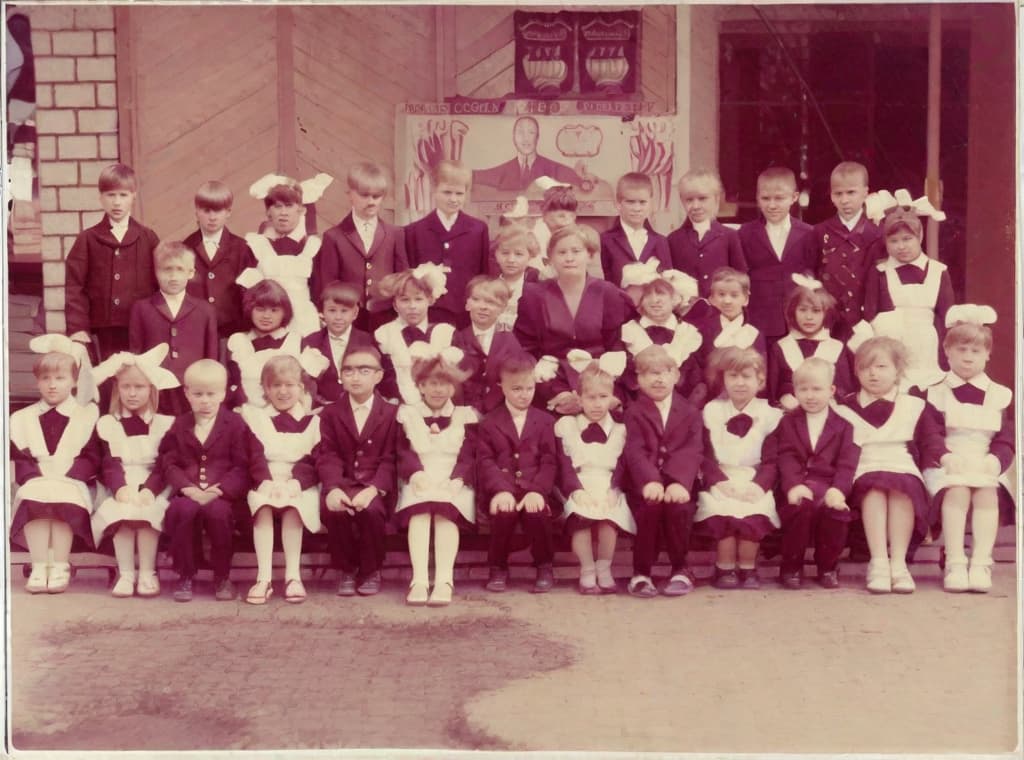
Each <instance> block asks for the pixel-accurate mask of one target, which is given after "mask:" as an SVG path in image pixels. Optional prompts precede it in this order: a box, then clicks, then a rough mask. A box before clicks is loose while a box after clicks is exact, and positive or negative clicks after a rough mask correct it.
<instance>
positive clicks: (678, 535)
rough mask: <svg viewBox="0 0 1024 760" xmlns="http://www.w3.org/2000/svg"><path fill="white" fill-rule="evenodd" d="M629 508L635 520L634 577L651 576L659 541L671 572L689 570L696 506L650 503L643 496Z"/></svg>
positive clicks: (632, 499) (631, 499) (691, 504)
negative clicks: (663, 548) (659, 540)
mask: <svg viewBox="0 0 1024 760" xmlns="http://www.w3.org/2000/svg"><path fill="white" fill-rule="evenodd" d="M629 502H630V507H631V508H632V510H633V517H634V519H636V539H635V540H634V541H633V574H634V575H647V576H649V575H650V574H651V568H652V567H653V566H654V563H655V561H656V560H657V559H658V551H659V546H658V539H659V538H660V539H662V540H663V541H664V546H665V550H666V551H667V552H668V559H669V562H671V563H672V573H673V574H675V573H676V572H677V571H679V570H684V569H685V568H686V553H687V552H688V551H689V550H690V530H691V528H692V527H693V514H694V512H695V511H696V506H695V505H694V503H693V502H692V501H688V502H686V503H685V504H674V503H669V502H660V503H654V504H650V503H647V502H646V501H644V499H643V498H642V497H640V496H635V497H631V498H630V500H629Z"/></svg>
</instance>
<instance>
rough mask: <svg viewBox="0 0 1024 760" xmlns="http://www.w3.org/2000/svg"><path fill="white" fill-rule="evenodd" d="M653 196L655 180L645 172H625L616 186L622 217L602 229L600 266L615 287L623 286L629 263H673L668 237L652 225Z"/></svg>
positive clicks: (660, 265)
mask: <svg viewBox="0 0 1024 760" xmlns="http://www.w3.org/2000/svg"><path fill="white" fill-rule="evenodd" d="M653 198H654V184H653V183H652V182H651V178H650V177H648V176H647V175H646V174H640V173H639V172H629V173H628V174H623V175H622V176H621V177H620V178H619V181H618V184H616V186H615V207H616V208H617V209H618V211H619V218H618V219H617V220H616V221H615V222H614V224H612V226H611V229H608V230H605V231H604V232H602V233H601V270H602V271H603V272H604V278H605V279H606V280H607V281H608V282H610V283H612V284H613V285H614V286H615V287H617V288H621V287H622V268H623V267H624V266H626V264H634V263H636V262H640V263H644V262H646V261H648V260H650V259H652V258H653V259H657V260H658V269H659V270H662V269H669V268H671V266H672V254H671V252H670V251H669V248H668V240H667V239H666V238H665V236H664V235H659V234H658V233H657V232H655V231H654V228H653V227H651V223H650V222H649V221H648V217H649V216H650V214H651V211H652V209H651V202H652V200H653Z"/></svg>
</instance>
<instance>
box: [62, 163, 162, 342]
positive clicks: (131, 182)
mask: <svg viewBox="0 0 1024 760" xmlns="http://www.w3.org/2000/svg"><path fill="white" fill-rule="evenodd" d="M98 186H99V192H100V206H101V207H102V208H103V211H104V216H103V218H102V219H101V220H100V221H99V222H97V223H96V224H95V225H94V226H92V227H90V228H89V229H87V230H83V231H82V232H81V233H80V234H79V235H78V237H77V238H75V244H74V245H73V246H71V250H70V251H69V252H68V256H67V260H66V261H65V262H64V268H65V279H64V298H65V303H64V314H65V319H66V321H67V333H68V335H69V336H71V339H72V340H76V341H79V342H81V343H89V342H90V341H93V340H95V358H96V360H103V359H106V358H107V357H108V356H110V355H111V354H113V353H115V352H117V351H124V350H126V349H127V348H128V317H129V315H130V310H131V308H132V304H134V303H135V302H136V301H138V300H140V299H143V298H148V297H149V296H150V295H152V293H153V291H154V290H155V289H156V278H155V277H154V276H153V251H154V250H155V249H156V246H157V244H158V243H159V242H160V240H159V238H157V235H156V233H155V232H153V230H151V229H149V228H148V227H143V226H142V225H141V224H139V223H138V222H137V221H135V220H134V219H133V218H132V216H131V213H132V204H133V203H134V202H135V191H136V189H137V184H136V180H135V172H133V171H132V169H131V167H128V166H125V165H124V164H111V165H110V166H108V167H106V168H105V169H104V170H103V171H101V172H100V176H99V180H98Z"/></svg>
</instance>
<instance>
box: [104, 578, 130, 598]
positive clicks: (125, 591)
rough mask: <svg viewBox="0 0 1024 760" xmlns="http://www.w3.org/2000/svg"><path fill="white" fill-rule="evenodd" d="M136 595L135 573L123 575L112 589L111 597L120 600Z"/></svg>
mask: <svg viewBox="0 0 1024 760" xmlns="http://www.w3.org/2000/svg"><path fill="white" fill-rule="evenodd" d="M134 593H135V573H121V575H120V576H119V577H118V579H117V583H115V584H114V588H113V589H111V591H110V595H111V596H116V597H119V598H123V597H128V596H132V595H133V594H134Z"/></svg>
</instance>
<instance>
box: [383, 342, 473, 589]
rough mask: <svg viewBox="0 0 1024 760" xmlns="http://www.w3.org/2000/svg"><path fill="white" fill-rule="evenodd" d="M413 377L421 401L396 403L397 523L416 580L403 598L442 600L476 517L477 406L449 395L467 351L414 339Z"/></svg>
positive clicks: (451, 584) (459, 377) (458, 379)
mask: <svg viewBox="0 0 1024 760" xmlns="http://www.w3.org/2000/svg"><path fill="white" fill-rule="evenodd" d="M412 352H413V354H414V357H415V358H414V359H413V364H412V377H413V380H414V381H415V383H416V387H417V388H418V389H419V391H420V397H421V401H419V402H418V403H416V404H404V405H402V407H401V408H399V410H398V422H399V423H400V424H401V429H400V431H399V433H398V477H399V487H398V505H397V506H396V507H395V516H396V518H397V520H398V524H399V527H400V528H402V529H404V530H407V531H408V540H409V560H410V562H411V563H412V582H411V583H410V584H409V593H408V595H406V597H405V601H406V603H407V604H410V605H423V604H427V605H430V606H431V607H443V606H445V605H448V604H450V603H451V601H452V591H453V590H454V588H455V577H454V572H455V555H456V554H458V552H459V529H460V528H462V527H466V528H468V527H470V526H472V525H473V524H474V522H475V519H476V508H475V504H474V501H473V482H474V480H475V477H474V475H475V473H474V469H475V464H476V462H475V457H476V427H477V422H478V421H479V417H478V415H477V413H476V410H474V409H473V408H472V407H468V406H455V404H454V403H453V402H452V399H453V397H454V396H455V393H456V391H457V389H458V386H459V383H460V382H461V381H462V380H463V379H464V378H465V373H464V372H463V371H462V370H460V369H459V366H458V365H459V360H460V359H461V358H462V352H461V351H460V350H459V349H457V348H453V347H451V346H449V347H447V348H443V349H441V350H440V351H438V350H436V349H434V348H433V347H432V346H430V344H428V343H414V344H413V347H412ZM431 525H433V529H434V583H433V590H430V585H431V584H430V576H429V572H428V564H427V563H428V560H429V558H430V529H431Z"/></svg>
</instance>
